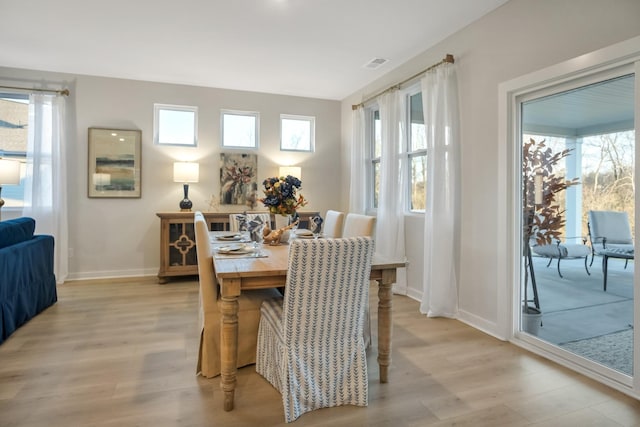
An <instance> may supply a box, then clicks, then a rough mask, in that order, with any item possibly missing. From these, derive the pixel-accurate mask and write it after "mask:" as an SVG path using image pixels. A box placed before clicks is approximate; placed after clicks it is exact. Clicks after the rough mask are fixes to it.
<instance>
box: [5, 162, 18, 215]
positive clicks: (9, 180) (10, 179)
mask: <svg viewBox="0 0 640 427" xmlns="http://www.w3.org/2000/svg"><path fill="white" fill-rule="evenodd" d="M19 184H20V162H19V161H17V160H7V159H0V210H1V209H2V206H3V205H4V200H2V186H3V185H19ZM0 220H2V212H1V211H0Z"/></svg>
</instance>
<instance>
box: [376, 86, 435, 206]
mask: <svg viewBox="0 0 640 427" xmlns="http://www.w3.org/2000/svg"><path fill="white" fill-rule="evenodd" d="M406 103H407V109H406V111H407V113H406V117H405V118H404V124H403V126H402V127H403V128H404V129H407V130H408V131H407V136H406V138H404V139H405V140H406V142H405V143H404V144H403V146H402V147H398V149H399V150H400V149H401V154H402V155H401V160H400V161H401V162H402V168H401V169H402V170H406V171H408V172H406V174H407V178H408V179H406V180H405V181H406V184H405V185H406V187H405V188H403V189H401V191H404V192H405V194H407V195H408V197H407V199H408V202H407V206H406V208H407V209H409V210H410V211H412V212H424V211H425V207H426V183H427V136H426V130H425V125H424V114H423V112H422V93H421V92H416V91H415V90H414V91H413V92H409V93H408V94H407V97H406ZM369 111H370V113H369V116H368V122H367V123H368V132H367V140H368V141H369V150H370V154H369V156H370V157H369V158H370V168H371V169H370V175H369V176H370V183H369V191H370V195H371V196H370V205H371V206H370V207H371V208H373V209H377V208H378V195H379V191H380V160H381V154H382V139H381V122H380V110H378V109H371V110H369ZM405 165H406V166H405Z"/></svg>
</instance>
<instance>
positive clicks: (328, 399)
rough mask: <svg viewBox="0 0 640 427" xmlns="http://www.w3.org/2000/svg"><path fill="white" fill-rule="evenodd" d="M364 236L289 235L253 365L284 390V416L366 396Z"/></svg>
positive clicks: (361, 401) (368, 249) (368, 255)
mask: <svg viewBox="0 0 640 427" xmlns="http://www.w3.org/2000/svg"><path fill="white" fill-rule="evenodd" d="M373 253H374V242H373V240H372V239H371V238H369V237H352V238H338V239H318V240H298V239H296V240H293V241H292V242H291V247H290V248H289V264H288V271H287V279H286V288H287V292H286V293H285V295H284V297H283V298H278V299H271V300H266V301H265V302H264V303H263V304H262V310H261V311H262V318H261V320H260V329H259V332H258V354H257V361H256V371H257V372H258V373H259V374H260V375H262V376H263V377H264V378H265V379H266V380H267V381H269V382H270V383H271V384H272V385H273V386H274V387H275V388H276V389H277V390H278V391H279V392H280V393H281V394H282V404H283V408H284V417H285V421H286V422H291V421H294V420H296V419H297V418H298V417H300V416H301V415H302V414H304V413H306V412H309V411H312V410H315V409H320V408H326V407H332V406H340V405H356V406H367V404H368V379H367V357H366V347H365V344H364V339H363V336H362V335H363V325H364V316H365V307H366V306H367V305H368V300H369V275H370V268H371V261H372V258H373Z"/></svg>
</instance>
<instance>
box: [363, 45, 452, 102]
mask: <svg viewBox="0 0 640 427" xmlns="http://www.w3.org/2000/svg"><path fill="white" fill-rule="evenodd" d="M454 62H455V61H454V59H453V55H451V54H449V53H447V56H445V57H444V59H443V60H442V61H440V62H438V63H437V64H433V65H432V66H430V67H429V68H426V69H424V70H422V71H420V72H419V73H416V74H414V75H413V76H411V77H409V78H407V79H404V80H403V81H401V82H400V83H397V84H395V85H393V86H390V87H388V88H386V89H385V90H383V91H381V92H378V93H376V94H375V95H373V96H370V97H368V98H367V99H365V100H364V101H362V102H361V103H359V104H354V105H352V106H351V109H352V110H357V109H358V108H360V107H364V104H366V103H367V102H369V101H371V100H373V99H376V98H377V97H379V96H380V95H382V94H383V93H386V92H389V91H390V90H395V89H400V87H401V86H402V85H403V84H405V83H407V82H409V81H411V80H413V79H415V78H416V77H418V76H419V75H421V74H424V73H426V72H427V71H429V70H432V69H434V68H436V67H438V66H440V65H442V64H453V63H454Z"/></svg>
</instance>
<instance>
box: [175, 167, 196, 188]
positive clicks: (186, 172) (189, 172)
mask: <svg viewBox="0 0 640 427" xmlns="http://www.w3.org/2000/svg"><path fill="white" fill-rule="evenodd" d="M199 177H200V165H199V164H198V163H194V162H175V163H174V164H173V181H174V182H184V183H187V182H198V179H199Z"/></svg>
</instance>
